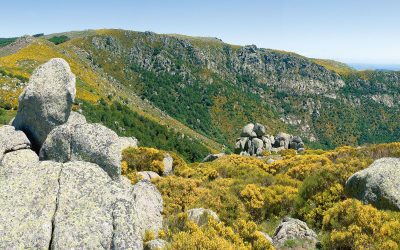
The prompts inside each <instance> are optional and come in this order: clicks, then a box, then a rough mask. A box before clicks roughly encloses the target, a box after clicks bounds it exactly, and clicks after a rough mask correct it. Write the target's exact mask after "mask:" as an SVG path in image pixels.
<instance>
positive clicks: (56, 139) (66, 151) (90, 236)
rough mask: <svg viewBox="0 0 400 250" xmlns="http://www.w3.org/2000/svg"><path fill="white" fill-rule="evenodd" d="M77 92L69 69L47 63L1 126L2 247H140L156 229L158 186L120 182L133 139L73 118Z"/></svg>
mask: <svg viewBox="0 0 400 250" xmlns="http://www.w3.org/2000/svg"><path fill="white" fill-rule="evenodd" d="M75 91H76V90H75V76H74V75H73V74H72V73H71V70H70V68H69V65H68V63H67V62H65V61H64V60H63V59H52V60H50V61H49V62H47V63H45V64H44V65H42V66H40V67H39V68H38V69H37V70H36V71H35V72H34V73H33V75H32V77H31V79H30V81H29V84H28V86H27V88H26V89H25V90H24V92H23V93H22V94H21V96H20V98H19V109H18V113H17V115H16V118H15V119H14V121H13V122H12V125H13V126H2V127H0V249H49V248H51V249H143V236H144V233H145V231H146V230H152V231H154V232H157V231H158V230H159V229H160V228H161V227H162V215H161V212H162V209H163V201H162V198H161V195H160V193H159V192H158V190H157V189H156V187H155V186H154V185H153V184H151V183H150V182H149V181H140V182H139V183H137V184H135V185H133V186H132V185H131V183H130V181H129V180H128V179H126V178H125V177H123V176H121V167H120V161H121V151H122V149H123V148H124V147H127V146H134V147H136V146H137V141H136V140H135V139H133V138H120V137H118V136H117V134H115V132H113V131H111V130H110V129H108V128H106V127H104V126H102V125H101V124H90V123H87V122H86V119H85V117H83V116H82V115H80V114H78V113H74V112H71V106H72V103H73V101H74V98H75Z"/></svg>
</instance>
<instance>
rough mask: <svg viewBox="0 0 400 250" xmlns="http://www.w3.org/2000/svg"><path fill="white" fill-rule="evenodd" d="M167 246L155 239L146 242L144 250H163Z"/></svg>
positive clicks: (162, 241)
mask: <svg viewBox="0 0 400 250" xmlns="http://www.w3.org/2000/svg"><path fill="white" fill-rule="evenodd" d="M166 246H167V242H166V241H165V240H162V239H155V240H151V241H148V242H146V244H145V247H144V249H145V250H163V249H165V248H166Z"/></svg>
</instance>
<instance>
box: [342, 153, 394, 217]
mask: <svg viewBox="0 0 400 250" xmlns="http://www.w3.org/2000/svg"><path fill="white" fill-rule="evenodd" d="M399 180H400V159H399V158H381V159H379V160H376V161H375V162H374V163H373V164H372V165H371V166H369V167H368V168H366V169H364V170H361V171H358V172H357V173H355V174H353V175H352V176H350V178H349V179H348V180H347V181H346V185H345V191H346V193H347V194H348V195H349V196H351V197H353V198H356V199H358V200H360V201H362V202H364V203H367V204H373V205H374V206H375V207H377V208H379V209H392V210H400V181H399Z"/></svg>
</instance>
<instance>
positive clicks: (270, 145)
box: [235, 123, 304, 156]
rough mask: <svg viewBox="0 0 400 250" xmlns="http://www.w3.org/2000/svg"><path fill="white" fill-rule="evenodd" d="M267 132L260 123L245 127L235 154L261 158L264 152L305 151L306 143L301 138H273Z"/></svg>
mask: <svg viewBox="0 0 400 250" xmlns="http://www.w3.org/2000/svg"><path fill="white" fill-rule="evenodd" d="M266 132H267V129H266V127H265V126H264V125H262V124H259V123H255V124H254V123H249V124H247V125H246V126H244V127H243V129H242V132H241V134H240V137H239V138H238V139H237V140H236V144H235V153H237V154H241V155H257V156H261V155H262V154H263V152H264V151H269V152H271V151H280V150H283V149H295V150H298V151H301V150H304V143H303V141H302V139H301V138H300V137H299V136H293V135H290V134H286V133H279V134H278V135H276V136H272V135H268V134H267V133H266Z"/></svg>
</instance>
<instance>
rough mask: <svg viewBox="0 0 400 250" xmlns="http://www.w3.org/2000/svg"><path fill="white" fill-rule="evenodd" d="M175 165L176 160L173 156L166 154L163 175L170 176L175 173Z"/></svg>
mask: <svg viewBox="0 0 400 250" xmlns="http://www.w3.org/2000/svg"><path fill="white" fill-rule="evenodd" d="M173 163H174V158H172V156H171V155H170V154H168V153H166V154H165V155H164V159H163V166H164V170H163V175H164V176H166V175H170V174H171V173H172V171H173Z"/></svg>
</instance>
